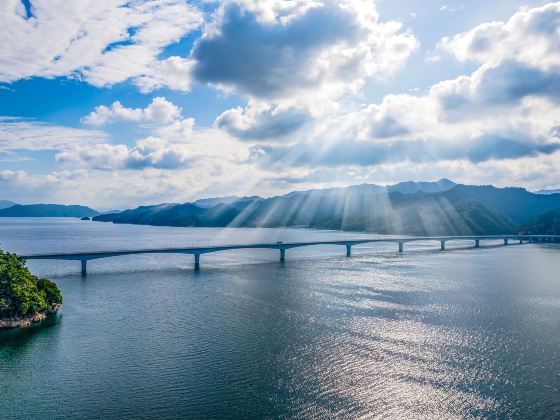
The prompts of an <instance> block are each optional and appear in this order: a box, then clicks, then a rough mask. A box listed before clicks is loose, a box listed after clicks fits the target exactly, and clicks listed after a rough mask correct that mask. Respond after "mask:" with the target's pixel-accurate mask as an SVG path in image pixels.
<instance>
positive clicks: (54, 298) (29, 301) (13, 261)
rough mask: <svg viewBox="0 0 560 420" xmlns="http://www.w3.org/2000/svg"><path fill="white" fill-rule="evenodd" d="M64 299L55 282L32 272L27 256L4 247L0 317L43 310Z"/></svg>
mask: <svg viewBox="0 0 560 420" xmlns="http://www.w3.org/2000/svg"><path fill="white" fill-rule="evenodd" d="M61 303H62V295H61V293H60V290H59V289H58V286H57V285H56V284H55V283H54V282H52V281H51V280H49V279H45V278H39V277H36V276H34V275H33V274H31V273H30V272H29V269H28V268H27V267H26V265H25V258H22V257H18V256H17V255H16V254H11V253H9V252H4V251H2V250H0V318H11V317H19V316H25V315H29V314H33V313H37V312H42V311H46V310H50V309H54V308H55V307H56V305H60V304H61Z"/></svg>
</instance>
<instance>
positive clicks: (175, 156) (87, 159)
mask: <svg viewBox="0 0 560 420" xmlns="http://www.w3.org/2000/svg"><path fill="white" fill-rule="evenodd" d="M195 158H196V156H195V155H194V154H193V153H192V151H191V150H189V147H188V146H186V145H180V144H171V143H169V142H168V141H167V140H165V139H161V138H157V137H148V138H146V139H143V140H140V141H138V142H136V145H135V146H134V147H132V148H128V147H127V146H125V145H124V144H116V145H112V144H97V145H95V146H93V147H89V148H84V149H78V150H75V151H68V152H63V153H59V154H57V155H56V160H57V162H59V163H62V164H68V163H74V164H84V165H86V166H87V167H90V168H92V169H98V170H106V171H113V170H119V169H145V168H148V167H150V168H157V169H180V168H186V167H188V166H189V165H190V164H191V163H192V162H193V161H194V160H195Z"/></svg>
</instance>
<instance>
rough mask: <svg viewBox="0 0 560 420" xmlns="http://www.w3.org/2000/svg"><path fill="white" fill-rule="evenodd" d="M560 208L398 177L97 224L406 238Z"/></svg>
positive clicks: (459, 231)
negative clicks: (379, 182)
mask: <svg viewBox="0 0 560 420" xmlns="http://www.w3.org/2000/svg"><path fill="white" fill-rule="evenodd" d="M558 209H560V195H539V194H533V193H531V192H528V191H527V190H525V189H523V188H496V187H493V186H489V185H488V186H471V185H460V184H455V183H453V182H452V181H449V180H447V179H443V180H440V181H437V182H403V183H399V184H395V185H391V186H379V185H375V184H362V185H354V186H350V187H345V188H331V189H323V190H309V191H297V192H292V193H289V194H286V195H283V196H278V197H272V198H261V197H242V198H236V197H225V198H223V199H220V198H214V199H211V200H202V201H201V200H199V201H198V202H194V203H184V204H174V203H171V204H170V203H168V204H159V205H155V206H141V207H138V208H136V209H131V210H126V211H123V212H121V213H116V214H110V215H100V216H96V217H94V218H93V220H96V221H104V222H113V223H132V224H145V225H157V226H195V227H223V226H230V227H309V228H318V229H336V230H349V231H365V232H375V233H383V234H408V235H446V234H449V235H471V234H477V235H482V234H504V233H515V232H517V231H518V230H519V228H520V227H521V226H523V225H525V224H527V223H529V222H531V221H532V220H533V219H535V218H537V217H539V216H540V215H542V214H544V213H546V212H549V211H552V210H558Z"/></svg>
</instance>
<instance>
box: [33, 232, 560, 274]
mask: <svg viewBox="0 0 560 420" xmlns="http://www.w3.org/2000/svg"><path fill="white" fill-rule="evenodd" d="M485 240H493V241H496V240H503V242H504V245H508V244H509V242H510V241H519V244H522V243H524V242H527V243H534V242H560V235H489V236H412V237H411V236H407V237H404V236H403V237H381V238H371V239H355V240H337V241H314V242H293V243H284V242H276V243H254V244H239V245H219V246H206V247H186V248H155V249H135V250H123V251H95V252H80V253H65V254H32V255H25V256H24V258H26V259H28V260H71V261H81V264H82V275H85V274H86V272H87V262H88V261H90V260H98V259H101V258H110V257H118V256H123V255H136V254H192V255H194V268H195V270H199V269H200V256H201V255H202V254H209V253H211V252H221V251H229V250H234V249H274V250H278V251H280V262H284V261H285V260H286V250H288V249H293V248H301V247H304V246H314V245H340V246H344V247H346V256H347V257H350V256H351V255H352V246H354V245H363V244H368V243H375V242H389V243H395V244H398V250H399V252H403V251H404V244H406V243H409V242H420V241H423V242H426V241H434V242H439V244H440V249H441V250H442V251H444V250H445V244H446V243H447V242H449V241H473V242H474V247H475V248H479V247H480V242H481V241H485Z"/></svg>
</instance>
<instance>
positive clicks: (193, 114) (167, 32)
mask: <svg viewBox="0 0 560 420" xmlns="http://www.w3.org/2000/svg"><path fill="white" fill-rule="evenodd" d="M0 19H1V21H2V25H0V39H1V40H2V42H1V43H0V199H11V200H14V201H18V202H23V203H31V202H59V203H84V204H88V205H91V206H95V207H99V208H110V207H128V206H134V205H138V204H145V203H158V202H184V201H189V200H192V199H196V198H201V197H209V196H217V195H230V194H240V195H252V194H260V195H265V196H269V195H275V194H281V193H284V192H288V191H291V190H295V189H309V188H323V187H331V186H342V185H350V184H357V183H364V182H372V183H380V184H387V183H393V182H399V181H403V180H410V179H412V180H435V179H439V178H442V177H448V178H451V179H453V180H455V181H456V182H464V183H474V184H489V183H491V184H495V185H499V186H506V185H520V186H524V187H526V188H528V189H530V190H537V189H541V188H559V187H560V112H559V111H560V109H559V102H560V94H559V93H558V92H560V3H555V2H546V1H517V0H509V1H503V0H496V1H493V2H488V1H482V0H470V1H458V0H454V1H452V0H448V1H436V0H423V1H420V0H404V1H394V0H378V1H369V0H343V1H330V0H292V1H280V0H268V1H255V0H231V1H222V2H218V1H193V2H186V1H183V0H161V1H151V0H137V1H134V2H129V1H118V0H98V1H91V2H88V1H81V2H72V3H70V4H69V3H68V2H63V1H61V0H30V1H24V2H22V1H19V0H4V1H3V2H2V3H1V4H0Z"/></svg>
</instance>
